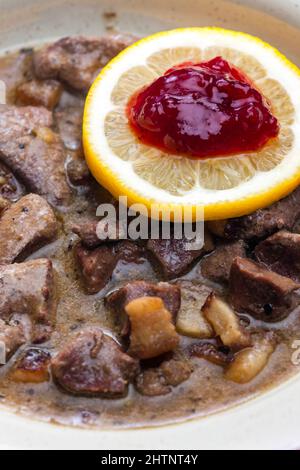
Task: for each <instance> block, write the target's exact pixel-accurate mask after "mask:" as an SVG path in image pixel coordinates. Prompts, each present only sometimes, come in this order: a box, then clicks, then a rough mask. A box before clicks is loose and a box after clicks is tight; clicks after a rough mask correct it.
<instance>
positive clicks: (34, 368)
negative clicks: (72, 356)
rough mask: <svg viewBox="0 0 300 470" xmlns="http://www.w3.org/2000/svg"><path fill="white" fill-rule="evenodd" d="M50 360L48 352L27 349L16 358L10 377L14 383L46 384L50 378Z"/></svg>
mask: <svg viewBox="0 0 300 470" xmlns="http://www.w3.org/2000/svg"><path fill="white" fill-rule="evenodd" d="M50 360H51V355H50V353H49V351H45V350H43V349H38V348H30V349H27V350H25V351H23V352H22V354H21V356H20V357H18V360H17V362H16V364H15V365H14V367H13V370H12V371H11V374H10V376H11V378H12V380H14V381H15V382H24V383H41V382H47V381H48V380H49V378H50V374H49V366H50Z"/></svg>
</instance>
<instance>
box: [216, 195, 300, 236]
mask: <svg viewBox="0 0 300 470" xmlns="http://www.w3.org/2000/svg"><path fill="white" fill-rule="evenodd" d="M299 216H300V187H298V188H297V189H296V190H295V191H294V192H292V193H291V194H290V195H289V196H287V197H286V198H284V199H281V200H280V201H278V202H275V204H272V205H271V206H269V207H266V208H265V209H259V210H257V211H256V212H253V214H250V215H246V216H244V217H239V218H236V219H228V221H227V223H226V225H225V228H224V236H225V237H226V238H243V239H245V240H249V239H251V238H254V239H260V238H263V237H266V236H268V235H272V233H274V232H277V231H278V230H281V229H287V230H290V229H291V228H292V227H293V225H294V224H295V222H296V220H297V219H299Z"/></svg>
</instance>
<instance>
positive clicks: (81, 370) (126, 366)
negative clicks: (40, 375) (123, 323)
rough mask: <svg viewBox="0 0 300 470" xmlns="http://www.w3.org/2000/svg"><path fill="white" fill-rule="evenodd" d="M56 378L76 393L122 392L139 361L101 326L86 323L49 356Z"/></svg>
mask: <svg viewBox="0 0 300 470" xmlns="http://www.w3.org/2000/svg"><path fill="white" fill-rule="evenodd" d="M52 373H53V376H54V378H55V380H56V381H57V382H58V383H59V384H60V385H61V387H63V388H64V389H65V390H66V391H68V392H70V393H74V394H78V395H94V396H104V397H109V398H114V397H120V396H124V395H125V394H126V392H127V386H128V383H129V382H130V381H131V380H133V379H134V377H135V375H136V374H137V373H138V362H137V361H136V360H135V359H133V358H132V357H130V356H128V355H127V354H125V353H124V352H123V351H122V350H121V348H120V346H119V345H118V343H116V341H114V340H113V339H112V338H111V337H110V336H107V335H105V334H104V333H103V331H102V330H101V329H100V328H97V327H89V328H86V329H84V330H82V331H80V332H79V333H77V334H76V335H75V336H74V338H72V339H71V340H70V341H69V342H68V343H67V344H66V345H65V346H64V347H63V349H62V350H61V351H60V352H59V353H58V354H57V356H56V357H55V358H54V359H53V360H52Z"/></svg>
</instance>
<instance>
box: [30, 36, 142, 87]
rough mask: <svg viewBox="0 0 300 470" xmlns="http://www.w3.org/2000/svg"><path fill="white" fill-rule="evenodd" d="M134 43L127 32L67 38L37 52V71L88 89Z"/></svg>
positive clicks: (35, 59)
mask: <svg viewBox="0 0 300 470" xmlns="http://www.w3.org/2000/svg"><path fill="white" fill-rule="evenodd" d="M132 42H134V38H133V37H131V36H125V35H112V36H104V37H100V38H88V37H84V36H77V37H76V36H74V37H66V38H63V39H60V40H59V41H57V42H55V43H53V44H50V45H49V46H46V47H43V48H42V49H40V50H39V51H37V52H36V53H35V56H34V70H35V74H36V76H37V77H38V78H40V79H46V78H54V79H57V80H60V81H62V82H64V83H67V84H68V85H69V86H71V87H72V88H74V89H75V90H79V91H83V92H87V91H88V89H89V88H90V86H91V84H92V83H93V81H94V80H95V78H96V76H97V75H98V73H99V72H100V70H101V68H102V67H104V65H106V64H107V62H109V61H110V59H112V58H113V57H114V56H115V55H117V54H118V53H119V52H121V50H122V49H124V48H125V47H127V46H129V45H130V44H132Z"/></svg>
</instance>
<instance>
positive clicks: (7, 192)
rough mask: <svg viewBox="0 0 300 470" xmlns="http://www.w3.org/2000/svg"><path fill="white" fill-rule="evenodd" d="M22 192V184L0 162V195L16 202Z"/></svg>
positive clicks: (23, 191)
mask: <svg viewBox="0 0 300 470" xmlns="http://www.w3.org/2000/svg"><path fill="white" fill-rule="evenodd" d="M24 193H25V190H24V187H23V185H22V184H20V183H19V181H18V180H17V179H16V178H15V176H14V175H13V174H12V172H11V171H10V170H9V169H8V168H7V167H6V166H5V165H3V163H0V197H2V198H4V199H7V200H9V201H11V202H16V201H18V200H19V199H20V197H22V196H23V195H24Z"/></svg>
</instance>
